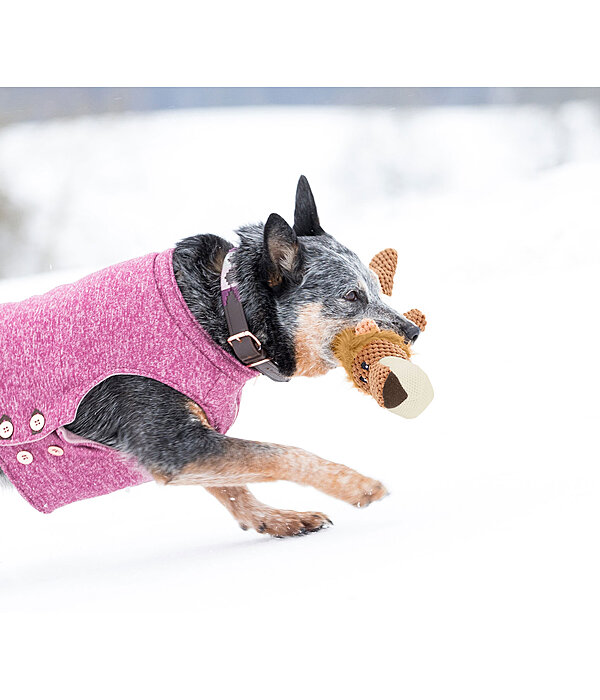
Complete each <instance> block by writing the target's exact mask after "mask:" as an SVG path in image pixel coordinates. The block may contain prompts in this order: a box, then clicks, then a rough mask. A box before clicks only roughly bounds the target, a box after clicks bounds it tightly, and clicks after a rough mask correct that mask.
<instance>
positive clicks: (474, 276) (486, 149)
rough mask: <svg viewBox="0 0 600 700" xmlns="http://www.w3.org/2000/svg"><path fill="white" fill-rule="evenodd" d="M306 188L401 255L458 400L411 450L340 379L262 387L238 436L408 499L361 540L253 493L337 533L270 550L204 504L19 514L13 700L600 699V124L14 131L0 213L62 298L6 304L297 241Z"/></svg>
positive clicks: (529, 119) (11, 540) (236, 114)
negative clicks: (266, 240)
mask: <svg viewBox="0 0 600 700" xmlns="http://www.w3.org/2000/svg"><path fill="white" fill-rule="evenodd" d="M301 172H304V173H305V174H306V175H307V176H308V177H309V179H310V180H311V183H312V185H313V189H314V191H315V195H316V198H317V204H318V205H319V209H320V212H321V219H322V222H323V224H324V226H325V228H326V229H327V230H329V231H330V232H332V233H335V234H337V235H339V237H340V238H342V239H343V240H344V242H346V243H347V244H348V245H349V246H351V247H353V248H354V249H355V250H357V251H358V252H359V253H361V254H362V255H363V256H364V257H365V259H368V258H369V257H370V256H371V255H372V254H373V253H374V252H376V251H377V250H379V249H380V248H383V247H385V246H388V245H392V246H395V247H397V248H398V249H399V250H400V253H401V263H400V275H399V277H398V278H397V287H396V293H395V297H394V299H393V304H394V305H395V306H396V307H397V308H399V309H400V310H404V309H408V308H410V307H412V306H418V307H419V308H421V309H422V310H423V311H425V312H426V313H427V316H428V319H429V326H428V328H427V331H426V333H425V334H424V335H423V336H422V338H421V339H420V340H419V344H418V349H419V354H418V356H417V357H416V358H415V360H416V361H417V362H418V363H419V364H420V365H421V366H422V367H423V369H425V371H426V372H427V373H428V374H429V376H430V378H431V380H432V382H433V384H434V387H435V390H436V398H435V400H434V402H433V404H432V405H431V406H430V407H429V408H428V409H427V411H426V412H425V413H424V414H423V415H422V416H420V417H419V418H418V419H417V420H415V421H403V420H402V419H400V418H397V417H395V416H393V415H391V414H387V413H386V412H385V411H382V410H381V409H379V408H378V407H377V406H376V405H375V404H374V402H372V401H371V400H369V399H367V398H364V397H362V396H361V395H359V393H358V392H356V391H355V390H354V389H352V387H350V385H349V384H347V383H346V382H345V380H344V378H343V376H342V375H341V373H340V370H337V371H335V372H333V373H331V374H330V375H329V376H327V377H325V378H321V379H312V380H304V379H298V380H295V381H293V382H292V383H291V384H289V385H285V386H281V385H276V384H274V383H270V382H269V381H268V380H266V379H260V380H256V381H255V382H254V383H252V384H251V385H249V386H248V387H247V389H246V390H245V397H244V401H243V403H242V409H241V413H240V416H239V418H238V421H237V422H236V424H235V425H234V427H233V429H232V431H231V434H233V435H237V436H245V437H251V438H253V439H265V440H274V441H278V442H283V443H288V444H296V445H300V446H302V447H305V448H307V449H310V450H311V451H313V452H317V453H318V454H321V455H323V456H325V457H329V458H331V459H334V460H336V461H341V462H345V463H347V464H348V465H350V466H353V467H355V468H357V469H359V470H362V471H364V472H365V473H368V474H370V475H373V476H376V477H378V478H381V479H382V480H383V481H384V483H385V484H386V485H387V486H388V488H389V490H390V491H391V496H390V497H389V498H387V499H386V500H385V501H383V502H382V503H377V504H374V505H373V506H372V507H370V508H368V509H367V510H365V511H362V512H361V511H357V510H353V509H351V508H350V507H348V506H346V505H344V504H342V503H338V502H336V501H333V500H331V499H329V498H327V497H325V496H323V495H321V494H320V493H318V492H315V491H312V490H309V489H302V488H300V487H297V486H294V485H289V484H270V485H263V486H260V487H256V488H255V489H254V490H255V492H256V493H257V494H258V495H259V497H260V498H261V499H262V500H264V501H266V502H268V503H271V504H273V505H278V506H282V507H288V508H297V509H316V510H323V511H324V512H326V513H328V515H329V516H330V517H331V518H332V520H333V521H334V522H335V527H333V528H331V529H329V530H327V531H324V532H321V533H317V534H316V535H313V536H310V537H305V538H300V539H294V540H272V539H265V538H264V537H261V536H260V535H258V534H255V533H254V534H253V533H248V532H242V531H241V530H239V529H237V526H236V525H235V523H234V522H233V520H232V519H231V518H230V516H229V515H228V514H227V513H226V512H225V511H224V510H223V509H222V507H221V506H220V505H219V504H218V503H217V502H216V501H214V500H213V499H212V498H211V497H210V496H209V495H208V494H206V493H205V492H203V491H202V490H201V489H196V488H192V487H189V488H183V487H181V488H179V489H175V488H172V489H169V488H166V489H165V488H159V487H158V486H155V485H154V484H147V485H144V486H141V487H137V488H135V489H131V490H129V491H124V492H120V493H117V494H113V495H111V496H106V497H103V498H100V499H96V500H93V501H88V502H82V503H78V504H75V505H72V506H69V507H67V508H64V509H62V510H59V511H57V512H56V513H54V514H53V515H51V516H44V515H41V514H39V513H37V512H35V511H34V510H33V509H32V508H31V507H30V506H28V505H27V504H26V503H25V502H24V501H23V500H21V499H20V497H18V495H16V494H14V493H12V492H9V491H6V492H3V493H0V533H2V534H1V535H0V669H1V671H2V673H1V682H2V688H3V691H2V694H3V696H5V697H10V698H11V699H12V698H21V697H22V698H30V697H34V696H36V695H41V694H42V693H43V694H44V695H45V696H46V697H51V698H54V697H57V698H62V697H65V698H67V697H68V698H71V697H73V698H74V697H80V696H82V695H83V696H87V697H92V698H95V697H103V698H105V697H107V696H110V697H117V698H121V697H126V696H130V695H132V696H134V697H141V696H145V697H151V698H154V697H165V696H172V697H182V698H197V697H210V698H212V697H217V698H230V697H232V698H233V697H240V696H243V697H248V698H276V697H277V698H278V697H286V698H297V697H298V698H299V697H307V695H308V694H309V693H310V696H325V697H329V698H338V697H339V698H354V697H365V696H366V697H374V698H396V697H398V698H407V699H410V700H412V699H415V700H417V699H421V698H427V699H429V698H435V699H436V700H438V699H440V698H455V697H456V698H461V699H466V698H469V699H470V698H474V699H475V698H477V699H478V700H480V699H482V698H483V699H485V700H487V699H491V698H503V699H504V698H511V699H513V698H519V699H521V698H523V699H527V700H529V699H531V698H544V699H546V698H577V699H578V700H582V699H587V698H590V699H591V698H594V699H597V698H598V696H599V694H600V681H599V679H598V673H597V665H598V655H599V652H600V644H599V642H598V629H599V626H600V604H599V602H598V601H599V594H598V591H599V590H600V567H599V565H598V539H599V535H600V514H599V508H598V502H599V499H598V496H599V487H600V475H599V470H598V466H599V460H598V450H597V444H598V443H597V437H596V436H597V429H598V428H597V426H598V413H599V412H598V409H597V393H598V389H599V387H600V382H599V378H600V377H599V374H600V372H599V370H598V364H597V356H598V346H599V341H600V332H599V330H598V323H597V311H596V309H597V303H598V297H599V282H598V276H599V272H600V244H599V240H600V235H599V234H600V197H599V196H598V192H599V190H600V128H599V119H598V113H597V112H596V111H595V110H594V109H592V108H591V107H589V106H586V105H581V104H573V105H565V106H564V107H563V108H561V109H560V110H555V111H544V110H539V109H526V108H522V109H500V108H495V109H458V108H457V109H437V110H425V111H414V112H408V113H407V112H400V113H397V112H393V111H389V110H365V111H360V110H328V109H306V110H302V109H256V110H246V111H244V110H230V111H227V110H214V111H209V112H189V113H184V112H181V113H175V114H158V115H143V116H130V117H119V118H112V117H110V118H103V119H81V120H76V121H64V122H57V123H54V124H35V125H23V126H16V127H11V128H10V129H5V130H4V131H3V132H0V184H1V186H2V187H3V189H4V191H5V192H7V193H8V194H9V195H10V196H11V197H12V198H13V199H14V200H15V201H17V202H18V203H19V205H20V206H22V207H23V209H24V211H26V212H28V214H27V216H26V219H25V221H24V227H25V228H24V232H25V233H24V235H25V238H26V241H27V243H26V245H27V246H28V251H29V258H30V259H29V262H28V263H27V264H25V265H24V266H23V267H22V268H21V267H19V265H15V273H17V272H19V273H21V272H32V271H39V270H44V269H48V268H49V267H50V266H51V267H53V268H60V269H61V271H60V272H52V273H47V274H43V275H38V276H36V277H20V278H19V277H15V278H14V279H11V280H6V281H4V282H0V301H6V300H9V299H17V298H20V297H23V296H26V295H28V294H31V293H36V292H39V291H43V290H44V289H46V288H49V287H51V286H53V285H55V284H57V283H59V282H62V281H65V280H68V279H75V278H76V277H77V276H79V275H80V274H81V272H82V271H87V270H89V269H93V268H94V267H99V266H101V265H103V264H108V263H110V262H113V261H114V260H118V259H124V258H127V257H130V256H132V255H136V254H138V253H143V252H147V251H148V250H152V249H156V250H158V249H161V248H164V247H167V246H168V245H171V244H172V243H173V242H174V240H176V239H177V238H178V237H181V236H183V235H187V234H189V233H193V232H199V231H214V232H218V233H227V232H228V231H229V230H230V229H231V228H233V227H234V226H235V225H236V224H238V223H242V222H244V221H247V220H256V219H264V218H266V216H267V215H268V214H269V213H270V211H272V210H275V211H278V212H279V213H280V214H282V215H284V216H291V213H292V203H293V191H294V187H295V181H296V178H297V176H298V174H299V173H301ZM20 255H21V256H22V255H23V253H22V251H21V253H20ZM273 407H275V410H274V408H273ZM279 407H281V408H279ZM265 413H266V414H267V415H270V416H271V420H270V421H268V422H265V421H264V420H263V419H262V418H261V419H260V420H257V418H256V416H259V415H260V416H262V415H263V414H265ZM7 688H8V689H9V691H10V692H6V689H7Z"/></svg>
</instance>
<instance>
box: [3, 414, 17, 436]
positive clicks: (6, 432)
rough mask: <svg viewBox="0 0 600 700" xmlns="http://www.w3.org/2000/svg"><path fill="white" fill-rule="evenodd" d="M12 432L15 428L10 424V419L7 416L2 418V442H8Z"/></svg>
mask: <svg viewBox="0 0 600 700" xmlns="http://www.w3.org/2000/svg"><path fill="white" fill-rule="evenodd" d="M14 432H15V427H14V425H13V424H12V423H11V422H10V418H9V417H8V416H2V418H0V438H2V440H8V438H9V437H11V435H12V434H13V433H14Z"/></svg>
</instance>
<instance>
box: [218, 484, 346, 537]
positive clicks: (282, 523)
mask: <svg viewBox="0 0 600 700" xmlns="http://www.w3.org/2000/svg"><path fill="white" fill-rule="evenodd" d="M206 490H207V491H208V492H209V493H211V494H212V495H213V496H214V497H215V498H216V499H217V500H218V501H219V502H220V503H222V504H223V505H224V506H225V508H227V510H228V511H229V512H230V513H231V514H232V515H233V517H234V518H235V519H236V520H237V521H238V523H239V525H240V527H241V528H242V530H248V529H249V528H253V529H254V530H256V531H257V532H260V533H264V534H267V535H272V536H273V537H291V536H294V535H305V534H307V533H308V532H316V531H317V530H320V529H321V528H323V527H327V525H332V522H331V520H329V518H328V517H327V516H326V515H324V514H323V513H315V512H306V513H298V512H296V511H294V510H280V509H279V508H272V507H271V506H268V505H265V504H264V503H261V502H260V501H259V500H258V499H257V498H255V496H254V495H253V494H252V493H251V492H250V491H249V490H248V489H247V488H246V487H245V486H215V487H211V486H209V487H207V489H206Z"/></svg>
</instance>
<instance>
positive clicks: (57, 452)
mask: <svg viewBox="0 0 600 700" xmlns="http://www.w3.org/2000/svg"><path fill="white" fill-rule="evenodd" d="M48 452H49V453H50V454H51V455H54V456H55V457H62V456H63V455H64V453H65V451H64V450H63V448H62V447H59V446H58V445H50V447H49V448H48Z"/></svg>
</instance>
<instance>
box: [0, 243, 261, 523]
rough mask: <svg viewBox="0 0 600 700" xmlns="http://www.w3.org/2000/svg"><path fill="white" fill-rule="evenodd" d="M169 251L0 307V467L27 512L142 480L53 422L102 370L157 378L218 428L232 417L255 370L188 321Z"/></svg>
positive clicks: (72, 407)
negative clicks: (30, 507)
mask: <svg viewBox="0 0 600 700" xmlns="http://www.w3.org/2000/svg"><path fill="white" fill-rule="evenodd" d="M172 258H173V251H172V250H167V251H165V252H163V253H158V254H157V253H152V254H151V255H146V256H144V257H142V258H137V259H135V260H130V261H128V262H124V263H120V264H118V265H114V266H113V267H109V268H106V269H104V270H100V271H99V272H96V273H94V274H92V275H89V276H88V277H85V278H84V279H82V280H79V281H78V282H75V283H74V284H68V285H64V286H61V287H57V288H56V289H54V290H52V291H50V292H48V293H47V294H44V295H42V296H35V297H31V298H30V299H27V300H25V301H22V302H17V303H10V304H0V465H1V467H2V470H3V471H4V473H5V474H6V475H7V476H8V478H9V479H10V480H11V481H12V482H13V484H14V485H15V487H16V488H17V489H18V490H19V492H20V493H21V494H22V495H23V496H24V497H25V498H26V499H27V500H28V501H29V503H31V505H33V506H34V507H35V508H37V509H38V510H40V511H42V512H45V513H49V512H51V511H53V510H54V509H56V508H59V507H60V506H63V505H66V504H67V503H72V502H73V501H77V500H81V499H83V498H91V497H93V496H100V495H102V494H106V493H110V492H111V491H115V490H117V489H120V488H123V487H125V486H133V485H136V484H140V483H142V482H144V481H149V480H150V477H149V475H148V474H147V472H145V471H144V470H143V469H142V468H141V467H140V466H139V465H138V464H137V463H136V462H135V460H133V459H130V458H124V457H122V456H121V455H120V454H119V453H118V452H116V451H115V450H113V449H111V448H108V447H104V446H103V445H99V444H98V443H96V442H92V441H89V440H82V439H80V438H78V437H76V436H75V435H73V434H72V433H69V432H68V431H66V430H65V429H64V428H63V426H64V425H67V424H68V423H70V422H71V421H72V420H73V419H74V418H75V415H76V413H77V407H78V405H79V403H80V401H81V399H82V398H83V397H84V396H85V394H86V393H87V392H88V391H89V390H90V389H92V387H94V386H96V385H97V384H99V383H100V382H101V381H102V380H104V379H106V378H107V377H110V376H112V375H115V374H135V375H141V376H144V377H151V378H152V379H156V380H158V381H160V382H162V383H163V384H168V385H169V386H171V387H173V388H174V389H177V390H178V391H180V392H181V393H183V394H185V395H186V396H188V397H189V398H191V399H192V400H193V401H195V402H196V403H197V404H198V405H200V406H201V407H202V408H203V409H204V411H205V413H206V415H207V417H208V420H209V421H210V423H211V425H212V426H213V427H214V428H215V429H216V430H218V431H219V432H221V433H225V432H226V431H227V430H228V429H229V428H230V427H231V425H232V423H233V421H234V420H235V418H236V416H237V411H238V408H239V401H240V395H241V391H242V388H243V386H244V384H245V382H246V381H247V380H248V379H250V378H251V377H254V376H256V375H257V372H256V371H255V370H252V369H249V368H247V367H244V366H243V365H242V364H241V363H239V362H238V361H237V360H236V359H235V358H233V357H232V356H231V355H229V354H228V353H227V352H225V350H223V349H222V348H221V347H219V346H218V345H216V344H215V343H214V342H213V341H212V340H211V338H210V337H209V336H208V334H207V333H206V331H204V329H203V328H202V327H201V326H200V325H199V324H198V322H197V321H196V320H195V319H194V317H193V316H192V314H191V312H190V311H189V309H188V307H187V305H186V304H185V302H184V300H183V297H182V296H181V292H180V291H179V288H178V286H177V282H176V281H175V276H174V273H173V262H172Z"/></svg>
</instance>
